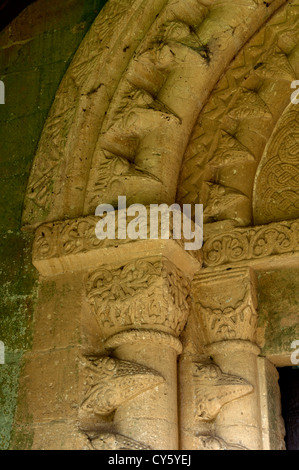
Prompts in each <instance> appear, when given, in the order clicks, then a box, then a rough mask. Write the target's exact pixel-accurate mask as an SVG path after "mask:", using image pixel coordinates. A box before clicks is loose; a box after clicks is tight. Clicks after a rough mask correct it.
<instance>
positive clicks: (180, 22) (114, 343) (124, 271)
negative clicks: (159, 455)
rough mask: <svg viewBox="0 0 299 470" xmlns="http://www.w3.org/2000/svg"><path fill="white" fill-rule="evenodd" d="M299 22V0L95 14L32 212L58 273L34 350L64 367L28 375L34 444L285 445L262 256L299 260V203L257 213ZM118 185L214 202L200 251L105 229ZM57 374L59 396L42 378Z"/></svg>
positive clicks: (69, 76) (38, 247) (47, 267)
mask: <svg viewBox="0 0 299 470" xmlns="http://www.w3.org/2000/svg"><path fill="white" fill-rule="evenodd" d="M298 22H299V0H293V1H291V2H289V1H286V0H272V1H271V0H269V1H268V2H264V1H263V0H236V1H235V2H232V1H231V0H227V1H223V0H219V1H217V0H215V1H213V0H202V1H198V0H151V1H149V0H109V2H108V3H107V4H106V7H105V8H104V9H103V10H102V12H101V13H100V15H99V16H98V18H97V19H96V21H95V23H94V25H93V26H92V28H91V30H90V32H89V33H88V35H87V36H86V38H85V39H84V41H83V42H82V44H81V46H80V48H79V50H78V52H77V54H76V55H75V57H74V59H73V61H72V64H71V66H70V68H69V70H68V71H67V73H66V75H65V77H64V79H63V81H62V83H61V86H60V88H59V90H58V92H57V95H56V98H55V101H54V103H53V107H52V109H51V112H50V115H49V117H48V119H47V122H46V124H45V127H44V130H43V134H42V137H41V140H40V144H39V147H38V151H37V155H36V158H35V162H34V165H33V169H32V172H31V177H30V181H29V185H28V190H27V195H26V200H25V207H24V213H23V226H24V228H27V229H29V230H30V229H31V230H34V229H36V232H35V240H34V245H33V263H34V265H35V266H36V267H37V269H38V270H39V272H40V274H41V285H42V286H45V285H47V283H48V281H49V280H51V283H53V298H52V297H51V299H50V300H49V299H48V298H47V295H46V291H47V289H44V291H45V292H43V290H42V289H41V290H40V295H39V298H38V302H37V308H36V315H35V316H36V319H35V324H36V325H37V327H36V330H35V332H34V336H35V339H34V342H35V345H34V350H33V353H32V355H31V357H30V364H29V366H30V367H33V368H34V370H36V369H38V368H40V369H41V370H43V371H50V376H51V374H53V377H54V378H53V383H52V381H51V387H50V386H49V384H48V382H47V380H41V379H40V377H39V378H38V380H37V381H36V383H32V384H29V385H28V387H26V393H27V392H28V397H27V401H28V402H29V406H28V412H27V413H26V416H27V415H28V416H30V419H31V416H32V420H31V421H32V423H31V421H30V424H29V428H30V429H31V427H32V429H33V428H34V429H33V431H32V432H33V434H34V442H33V448H40V447H46V448H49V447H51V446H53V447H55V448H65V447H68V448H80V449H82V448H84V449H90V448H91V449H119V450H121V449H149V448H155V449H175V450H177V449H179V448H181V449H199V448H200V449H245V448H248V449H262V448H263V449H265V448H274V447H275V445H276V444H275V445H272V443H271V442H270V436H271V432H272V433H274V434H275V433H276V428H274V429H273V431H272V430H271V429H270V428H271V423H270V419H268V420H267V416H266V412H265V410H264V409H262V407H264V408H266V407H267V406H268V402H267V399H268V398H266V391H265V390H266V389H267V386H268V384H267V383H266V382H267V380H268V379H267V377H268V376H267V374H272V372H273V370H272V369H273V366H272V365H271V364H268V362H267V358H266V357H259V354H260V347H259V346H260V345H259V343H258V334H257V333H258V332H257V327H258V311H257V308H258V281H257V276H256V271H257V270H259V269H262V268H261V266H262V267H263V268H265V266H266V267H268V266H269V265H270V267H273V266H274V265H275V263H277V264H278V265H280V266H281V265H284V263H285V262H286V261H285V260H288V259H289V257H290V256H293V259H294V262H295V263H296V262H298V259H299V257H298V253H299V246H298V243H299V242H298V236H297V235H298V221H292V222H291V223H288V222H283V223H282V224H271V227H270V228H269V227H268V226H266V227H251V226H250V225H251V224H252V221H253V214H252V193H253V181H254V177H255V174H256V169H257V167H258V164H259V162H260V161H261V162H262V163H261V165H262V166H263V160H264V159H262V155H263V152H264V151H265V145H266V143H267V141H268V140H269V138H270V136H271V135H272V134H273V129H274V128H275V126H276V125H277V122H278V120H279V117H280V115H281V114H282V113H283V111H284V110H285V109H286V107H287V105H288V102H289V99H290V83H291V82H292V81H293V80H295V79H296V78H297V77H299V68H298V63H299V62H298V54H299V48H298V44H299V38H298V31H299V29H298ZM273 135H274V134H273ZM183 158H184V162H183V165H182V161H183ZM261 159H262V160H261ZM120 195H125V196H127V198H128V203H129V204H131V203H132V202H139V203H144V204H149V203H155V202H159V203H160V202H166V203H172V202H174V201H175V199H177V201H178V202H180V203H196V202H202V203H203V204H204V206H205V214H204V216H205V223H206V227H205V231H206V238H207V240H206V242H205V244H204V246H203V250H202V251H203V253H201V251H200V250H198V251H196V252H195V253H190V252H188V251H187V250H184V249H183V241H182V240H179V241H177V240H174V239H170V240H161V239H154V240H148V239H147V240H138V241H136V240H130V239H129V238H127V239H123V240H122V239H121V240H98V239H97V238H96V237H95V225H96V224H97V222H98V219H97V217H95V216H94V215H93V214H94V210H95V208H96V206H97V205H98V204H100V203H110V204H113V205H115V204H116V203H117V197H118V196H120ZM235 226H239V228H236V229H234V230H231V228H232V227H235ZM241 226H243V228H241ZM244 226H246V228H244ZM247 226H249V227H247ZM225 228H227V230H226V231H225ZM269 231H270V235H269ZM281 235H283V236H281ZM202 254H203V258H204V260H203V263H202ZM51 290H52V287H51ZM53 312H54V313H55V315H54V313H53ZM56 316H57V317H59V319H60V320H61V325H62V327H61V330H59V328H57V325H56V324H55V327H53V328H52V326H53V325H54V322H56V318H55V317H56ZM45 325H46V326H45ZM58 330H59V334H57V331H58ZM61 332H62V333H61ZM64 336H66V338H64ZM46 345H47V346H48V349H47V351H45V347H46ZM178 355H180V356H181V357H180V360H179V362H180V366H179V368H178V361H177V356H178ZM61 358H62V359H61ZM240 358H241V359H240ZM62 361H63V362H62ZM58 364H64V369H62V367H61V368H60V367H57V365H58ZM266 369H267V370H266ZM56 370H58V371H59V377H56V376H55V373H54V372H56ZM65 370H69V371H70V374H69V390H70V393H69V395H68V394H65V387H66V386H65V377H64V373H62V372H63V371H65ZM60 372H61V373H60ZM184 374H185V375H184ZM272 375H273V374H272ZM24 377H25V378H27V377H30V373H28V372H27V370H25V371H24ZM184 377H185V379H184ZM271 381H272V382H271ZM271 381H270V382H271V383H273V384H274V385H273V387H274V386H275V387H276V388H277V383H276V382H277V377H276V376H275V377H274V379H273V377H272V379H271ZM275 381H276V382H275ZM178 385H179V387H180V391H178V390H177V386H178ZM263 387H264V388H263ZM276 388H275V390H276ZM48 389H50V392H49V393H51V400H49V403H50V406H51V414H50V413H49V412H44V409H43V407H40V408H39V407H38V406H36V403H35V400H32V397H31V396H30V394H31V391H32V390H34V391H35V393H36V397H37V399H39V397H40V396H41V397H44V396H47V395H46V393H47V392H48ZM271 393H272V391H271ZM62 395H63V396H65V395H66V396H65V407H64V406H61V407H60V406H58V407H57V406H56V404H57V400H58V399H60V397H61V396H62ZM69 396H70V398H69ZM37 401H38V400H37ZM24 403H25V401H24ZM277 410H279V406H277V409H276V411H277ZM277 413H278V414H279V411H277ZM179 414H180V419H179V416H178V415H179ZM265 416H266V417H265ZM263 420H264V421H266V428H265V422H264V421H263ZM61 424H63V433H65V434H63V433H62V431H61V428H60V425H61ZM49 430H50V433H51V436H52V441H51V442H50V443H49V442H48V436H49ZM276 434H277V433H276ZM281 434H282V433H281V432H280V433H279V434H278V439H277V440H278V441H279V443H278V445H276V447H277V448H278V447H279V446H280V447H281V446H282V442H283V437H281ZM61 436H62V437H61ZM65 436H66V439H65ZM267 439H268V441H269V442H266V441H267ZM46 441H47V442H46ZM271 446H272V447H271Z"/></svg>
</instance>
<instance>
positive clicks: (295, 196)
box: [253, 103, 299, 224]
mask: <svg viewBox="0 0 299 470" xmlns="http://www.w3.org/2000/svg"><path fill="white" fill-rule="evenodd" d="M298 154H299V109H298V106H297V105H294V104H292V103H291V104H290V105H289V106H288V107H287V108H286V110H285V112H284V113H283V115H282V117H281V119H280V120H279V122H278V123H277V125H276V127H275V129H274V132H273V134H272V136H271V138H270V140H269V142H268V144H267V146H266V148H265V152H264V155H263V157H262V160H261V162H260V165H259V168H258V171H257V174H256V179H255V186H254V197H253V207H254V220H255V222H256V223H257V224H266V223H269V222H279V221H282V220H287V219H296V218H298V217H299V167H298Z"/></svg>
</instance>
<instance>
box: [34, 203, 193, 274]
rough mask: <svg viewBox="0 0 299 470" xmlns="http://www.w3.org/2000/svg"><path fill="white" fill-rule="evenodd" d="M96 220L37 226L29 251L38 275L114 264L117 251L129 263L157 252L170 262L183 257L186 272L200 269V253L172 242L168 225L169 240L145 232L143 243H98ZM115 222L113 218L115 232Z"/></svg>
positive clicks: (113, 241)
mask: <svg viewBox="0 0 299 470" xmlns="http://www.w3.org/2000/svg"><path fill="white" fill-rule="evenodd" d="M116 212H117V211H116ZM128 220H129V218H128ZM98 221H99V217H96V216H88V217H82V218H78V219H70V220H64V221H57V222H52V223H48V224H44V225H41V226H39V227H38V228H37V229H36V232H35V238H34V243H33V250H32V258H33V264H34V266H35V267H36V268H37V269H38V271H39V272H40V273H41V274H42V275H45V276H48V275H55V274H62V273H65V272H68V271H80V270H83V269H84V270H85V269H88V268H92V267H93V266H95V265H98V266H100V265H103V264H105V263H109V264H111V263H113V262H118V260H119V257H120V254H119V250H121V252H122V254H121V259H122V260H124V261H126V260H127V261H129V260H132V257H133V259H134V258H136V259H138V258H142V257H145V256H148V253H153V252H156V250H157V249H158V250H159V251H160V252H163V253H165V256H167V257H169V259H170V260H173V261H174V262H175V260H177V259H183V258H184V259H185V260H186V261H187V260H188V262H187V263H185V264H186V265H189V266H190V272H193V273H194V272H195V271H196V270H197V269H198V268H199V267H200V266H201V260H202V252H201V250H198V251H186V250H184V247H183V245H184V238H183V235H182V239H178V240H174V239H172V238H171V237H172V227H171V225H170V231H169V232H170V234H169V237H170V238H169V240H162V239H161V238H159V239H155V240H151V239H149V235H150V233H149V232H148V239H147V240H130V239H129V238H127V239H125V240H118V239H114V240H109V239H106V240H99V239H98V238H97V237H96V235H95V228H96V224H97V222H98ZM117 221H118V218H117V217H116V233H117V229H118V225H117ZM132 248H133V249H132Z"/></svg>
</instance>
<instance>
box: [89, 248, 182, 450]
mask: <svg viewBox="0 0 299 470" xmlns="http://www.w3.org/2000/svg"><path fill="white" fill-rule="evenodd" d="M189 284H190V283H189V281H188V278H187V277H186V276H185V275H184V274H183V271H182V270H181V269H180V268H179V267H178V266H177V265H175V264H174V263H173V262H171V261H169V260H168V259H167V257H164V256H163V254H162V255H161V256H157V257H149V258H143V259H138V260H134V261H131V262H129V263H126V264H125V265H120V266H118V267H115V266H109V267H108V266H103V267H101V268H99V269H97V270H96V271H94V272H92V273H91V274H90V275H89V277H88V282H87V290H88V298H89V300H90V302H91V305H92V307H93V309H94V313H95V315H96V317H97V319H98V323H99V326H100V329H101V333H102V335H103V337H104V339H105V343H104V348H105V350H106V353H107V357H108V354H109V357H110V358H113V361H114V362H115V374H116V375H115V377H116V376H118V377H117V378H118V387H114V389H113V390H110V387H111V385H112V383H113V382H111V383H110V384H107V389H108V390H109V393H110V395H109V400H108V401H109V403H110V405H111V406H109V404H108V406H107V415H108V414H109V413H111V412H114V419H113V426H114V429H115V433H116V434H119V435H121V436H122V437H126V438H130V439H132V441H134V442H136V445H137V442H138V443H139V444H140V445H143V446H146V447H147V448H153V449H178V411H177V409H178V407H177V355H178V354H180V353H181V349H182V347H181V343H180V341H179V339H178V336H179V335H180V333H181V332H182V330H183V328H184V326H185V324H186V321H187V318H188V314H189V305H188V296H189ZM117 368H120V369H121V372H119V371H118V370H117ZM93 386H94V387H95V388H96V387H99V384H98V383H96V382H95V383H94V385H93ZM88 403H89V400H87V404H86V403H85V404H84V405H83V407H84V409H85V410H86V408H87V406H88ZM92 407H93V412H94V413H95V414H96V413H97V407H98V404H97V403H96V402H94V400H93V398H92ZM101 439H105V436H104V435H103V434H102V435H101ZM98 442H99V440H98V439H97V440H96V441H95V445H98Z"/></svg>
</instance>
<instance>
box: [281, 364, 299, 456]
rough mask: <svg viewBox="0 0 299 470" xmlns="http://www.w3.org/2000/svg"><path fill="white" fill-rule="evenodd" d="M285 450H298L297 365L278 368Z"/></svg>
mask: <svg viewBox="0 0 299 470" xmlns="http://www.w3.org/2000/svg"><path fill="white" fill-rule="evenodd" d="M278 373H279V386H280V392H281V405H282V416H283V419H284V422H285V427H286V436H285V442H286V448H287V450H299V367H281V368H279V369H278Z"/></svg>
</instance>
